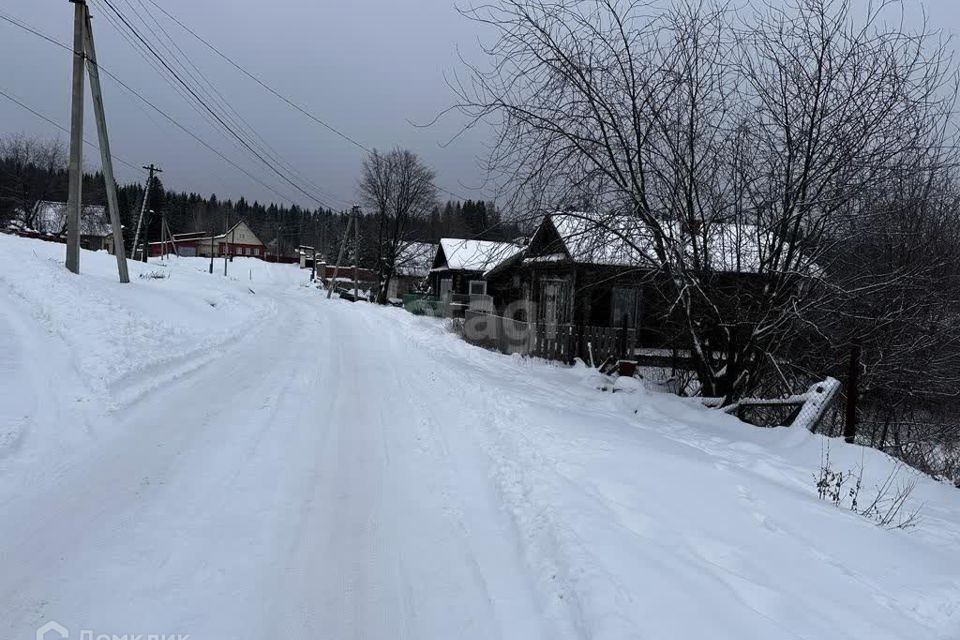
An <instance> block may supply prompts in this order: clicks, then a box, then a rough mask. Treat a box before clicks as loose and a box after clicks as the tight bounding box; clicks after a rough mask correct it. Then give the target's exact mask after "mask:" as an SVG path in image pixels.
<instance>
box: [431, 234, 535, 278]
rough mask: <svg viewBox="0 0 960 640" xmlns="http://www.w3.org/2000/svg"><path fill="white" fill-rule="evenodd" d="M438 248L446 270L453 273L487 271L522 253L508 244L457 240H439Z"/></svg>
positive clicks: (516, 247)
mask: <svg viewBox="0 0 960 640" xmlns="http://www.w3.org/2000/svg"><path fill="white" fill-rule="evenodd" d="M440 248H441V249H442V250H443V256H444V258H446V261H447V262H446V268H447V269H450V270H453V271H488V270H490V269H492V268H493V267H495V266H497V265H498V264H500V263H501V262H503V261H504V260H507V259H508V258H511V257H513V256H514V255H516V254H517V253H519V252H520V251H522V247H518V246H517V245H515V244H511V243H509V242H493V241H491V240H462V239H459V238H441V239H440ZM434 268H437V267H434ZM441 268H442V267H441Z"/></svg>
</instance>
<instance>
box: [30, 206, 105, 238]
mask: <svg viewBox="0 0 960 640" xmlns="http://www.w3.org/2000/svg"><path fill="white" fill-rule="evenodd" d="M32 227H33V229H34V230H35V231H39V232H40V233H45V234H49V235H54V236H56V235H61V234H63V233H66V231H67V203H66V202H51V201H49V200H41V201H39V202H37V204H36V206H35V207H34V214H33V224H32ZM112 232H113V227H112V226H111V225H110V223H109V222H107V210H106V207H103V206H102V205H96V204H87V205H84V206H83V209H82V210H81V212H80V235H82V236H107V235H110V234H111V233H112Z"/></svg>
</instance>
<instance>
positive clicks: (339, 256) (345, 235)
mask: <svg viewBox="0 0 960 640" xmlns="http://www.w3.org/2000/svg"><path fill="white" fill-rule="evenodd" d="M356 209H357V207H354V208H353V211H351V212H350V217H349V218H347V228H346V229H345V230H344V231H343V242H341V243H340V251H338V252H337V263H336V264H335V265H333V276H331V277H330V284H329V285H328V286H327V300H329V299H330V297H331V296H333V288H334V287H335V286H336V284H337V274H339V273H340V262H341V261H342V260H343V250H344V249H346V248H347V241H348V240H349V239H350V225H351V224H353V216H354V213H355V212H356Z"/></svg>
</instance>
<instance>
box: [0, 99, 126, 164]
mask: <svg viewBox="0 0 960 640" xmlns="http://www.w3.org/2000/svg"><path fill="white" fill-rule="evenodd" d="M0 96H3V97H4V98H6V99H7V100H9V101H10V102H12V103H14V104H15V105H17V106H19V107H21V108H22V109H25V110H26V111H29V112H30V113H32V114H33V115H35V116H36V117H38V118H40V119H41V120H43V121H44V122H46V123H47V124H50V125H53V126H54V127H56V128H57V129H59V130H60V131H63V132H64V133H70V129H68V128H67V127H64V126H63V125H61V124H60V123H58V122H56V121H55V120H53V119H52V118H49V117H47V116H45V115H43V114H42V113H40V112H39V111H37V110H36V109H34V108H33V107H31V106H29V105H28V104H26V103H24V102H22V101H20V100H19V99H18V98H15V97H14V96H12V95H10V94H9V93H7V92H6V91H5V90H4V89H3V88H2V87H0ZM83 142H84V144H86V145H89V146H90V147H92V148H94V149H96V150H97V151H99V150H100V147H99V145H97V144H96V143H93V142H90V141H89V140H84V141H83ZM110 157H111V158H113V159H114V160H116V161H117V162H119V163H120V164H122V165H124V166H126V167H129V168H131V169H133V170H134V171H139V169H138V168H137V167H136V166H135V165H134V164H132V163H130V162H127V161H126V160H124V159H123V158H118V157H117V156H115V155H113V154H110Z"/></svg>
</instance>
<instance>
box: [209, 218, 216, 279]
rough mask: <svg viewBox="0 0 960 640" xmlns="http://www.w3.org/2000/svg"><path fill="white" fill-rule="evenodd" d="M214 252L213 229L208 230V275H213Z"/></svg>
mask: <svg viewBox="0 0 960 640" xmlns="http://www.w3.org/2000/svg"><path fill="white" fill-rule="evenodd" d="M214 252H215V249H214V246H213V229H211V230H210V275H213V254H214Z"/></svg>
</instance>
